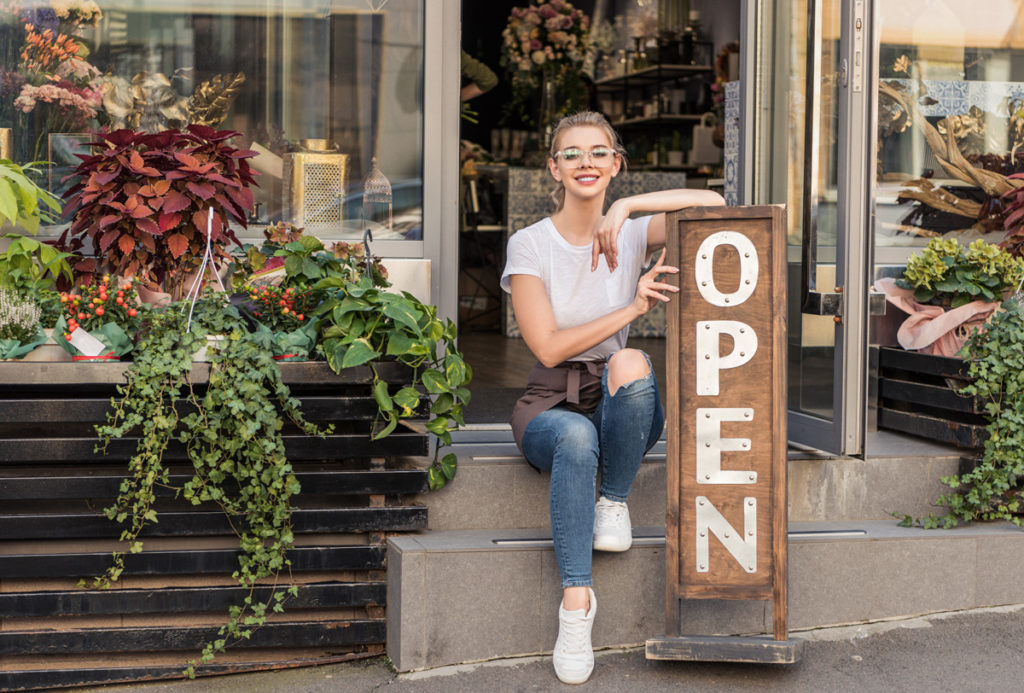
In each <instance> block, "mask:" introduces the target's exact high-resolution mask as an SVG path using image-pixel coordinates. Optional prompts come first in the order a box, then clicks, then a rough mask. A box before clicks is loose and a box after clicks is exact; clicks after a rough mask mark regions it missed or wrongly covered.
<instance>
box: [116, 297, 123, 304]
mask: <svg viewBox="0 0 1024 693" xmlns="http://www.w3.org/2000/svg"><path fill="white" fill-rule="evenodd" d="M117 305H119V306H123V305H124V299H123V298H121V297H120V296H118V297H117Z"/></svg>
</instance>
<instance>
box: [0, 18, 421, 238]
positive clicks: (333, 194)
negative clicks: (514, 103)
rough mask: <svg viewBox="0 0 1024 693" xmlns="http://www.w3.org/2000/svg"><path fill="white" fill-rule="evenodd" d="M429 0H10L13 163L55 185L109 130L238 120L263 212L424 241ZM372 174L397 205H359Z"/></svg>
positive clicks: (260, 217) (2, 102)
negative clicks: (40, 162)
mask: <svg viewBox="0 0 1024 693" xmlns="http://www.w3.org/2000/svg"><path fill="white" fill-rule="evenodd" d="M424 4H425V0H217V1H216V2H205V3H200V2H194V1H188V0H179V1H177V2H156V1H155V0H120V1H114V2H102V1H101V2H99V3H98V4H97V3H95V2H93V1H92V0H52V1H48V2H30V1H28V0H21V2H18V0H14V1H13V2H10V1H8V2H4V3H2V4H0V16H2V25H0V32H2V33H0V52H2V56H3V66H2V67H3V72H2V75H0V76H2V82H3V83H2V90H0V127H4V128H11V132H12V135H13V136H12V138H11V142H12V149H13V151H12V152H11V156H12V158H14V159H15V160H20V161H29V160H33V159H47V160H50V161H53V162H54V166H53V168H52V170H51V171H50V176H49V179H48V181H47V185H48V186H49V187H51V189H53V190H55V191H57V192H60V191H62V190H64V189H66V188H67V187H68V185H70V183H68V182H66V181H65V182H62V180H61V179H62V178H63V177H64V176H65V175H66V174H67V172H68V171H69V170H70V168H71V166H73V165H74V163H76V162H77V160H76V159H75V157H74V154H75V153H76V152H79V151H82V148H83V147H84V146H86V143H87V142H89V140H90V138H89V133H93V132H97V131H99V130H101V129H103V128H107V129H117V128H121V127H129V128H132V129H135V130H145V131H147V132H156V131H159V130H164V129H169V128H184V127H185V126H187V125H188V124H190V123H200V124H206V125H211V126H214V127H217V128H218V129H230V130H236V131H238V132H240V133H241V135H240V136H239V137H238V138H236V139H235V141H234V142H233V144H234V145H235V146H238V147H242V148H250V149H254V150H256V151H257V152H258V153H259V154H258V156H257V157H255V158H254V159H252V160H251V161H250V162H251V163H252V165H253V166H254V167H255V168H256V169H257V170H258V171H260V173H261V174H262V175H261V176H260V177H259V188H257V189H255V190H254V193H255V200H256V204H255V205H254V208H253V209H252V210H251V211H250V212H251V217H252V219H253V223H255V224H257V225H258V224H265V223H268V222H274V221H278V220H285V221H290V222H293V223H296V224H298V225H300V226H305V227H306V228H307V230H308V231H312V232H313V233H315V234H316V235H317V236H319V237H321V238H357V237H361V236H362V233H363V230H364V229H366V228H367V227H369V228H371V229H372V230H373V235H374V238H375V239H380V240H402V239H409V240H420V239H422V236H423V211H422V210H423V125H424V121H423V99H422V82H423V17H424ZM47 30H49V32H50V33H49V34H47V33H45V32H46V31H47ZM371 176H372V177H373V181H372V182H373V183H374V186H376V187H375V189H378V188H379V185H380V183H381V179H382V178H383V179H384V180H385V181H386V183H387V185H389V186H390V188H391V206H390V208H389V209H388V210H387V213H386V214H385V213H383V212H382V211H381V210H376V211H374V212H373V213H370V212H368V211H367V210H365V209H364V206H363V197H364V195H363V193H364V185H365V183H366V180H367V179H368V178H370V177H371ZM377 206H379V205H377ZM252 233H253V232H252V231H250V234H249V235H252Z"/></svg>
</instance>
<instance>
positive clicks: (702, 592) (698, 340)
mask: <svg viewBox="0 0 1024 693" xmlns="http://www.w3.org/2000/svg"><path fill="white" fill-rule="evenodd" d="M666 250H667V261H668V264H669V265H674V266H676V267H679V269H680V271H679V274H676V275H669V276H668V277H666V281H669V282H672V283H674V284H675V285H676V286H677V287H678V288H679V292H678V294H677V296H676V298H675V299H674V300H673V301H672V302H671V303H669V304H668V309H667V318H668V319H667V331H666V336H667V344H666V351H665V354H666V358H665V365H666V385H667V387H666V405H667V407H666V410H667V417H666V422H667V431H668V440H667V445H666V457H665V470H666V488H667V493H668V495H667V504H666V518H665V559H666V576H665V586H666V594H665V633H666V636H664V637H658V638H653V639H651V640H648V641H647V658H648V659H674V660H683V661H702V662H759V663H766V664H767V663H772V664H791V663H793V662H796V661H797V660H799V659H800V654H801V651H802V649H803V641H801V640H794V639H791V638H790V637H789V632H788V630H787V626H786V594H787V572H788V571H787V568H788V560H787V555H786V529H787V513H786V507H787V506H786V382H787V380H786V358H787V341H786V215H785V208H783V207H781V206H774V205H773V206H761V207H704V208H701V207H694V208H690V209H686V210H683V211H681V212H676V213H674V214H671V215H670V216H669V217H668V221H667V244H666ZM690 599H743V600H771V602H772V634H771V635H772V637H768V636H759V637H730V636H702V635H683V634H682V633H681V632H680V626H681V625H682V624H681V623H680V616H679V604H680V600H690Z"/></svg>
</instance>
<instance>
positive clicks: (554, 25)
mask: <svg viewBox="0 0 1024 693" xmlns="http://www.w3.org/2000/svg"><path fill="white" fill-rule="evenodd" d="M544 28H545V29H547V30H548V31H555V30H556V29H561V28H562V18H561V17H552V18H551V19H547V20H545V21H544Z"/></svg>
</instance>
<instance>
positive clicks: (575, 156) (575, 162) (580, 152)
mask: <svg viewBox="0 0 1024 693" xmlns="http://www.w3.org/2000/svg"><path fill="white" fill-rule="evenodd" d="M615 154H616V152H615V150H614V149H611V148H609V147H594V148H593V149H591V150H590V151H589V152H588V151H586V150H585V149H580V148H579V147H569V148H568V149H563V150H562V151H560V152H555V154H554V158H556V159H557V158H558V157H562V161H564V162H565V165H566V166H568V167H569V168H579V167H580V166H582V165H583V159H584V158H589V159H590V165H591V166H593V167H594V168H608V167H609V166H611V165H612V162H614V161H615Z"/></svg>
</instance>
